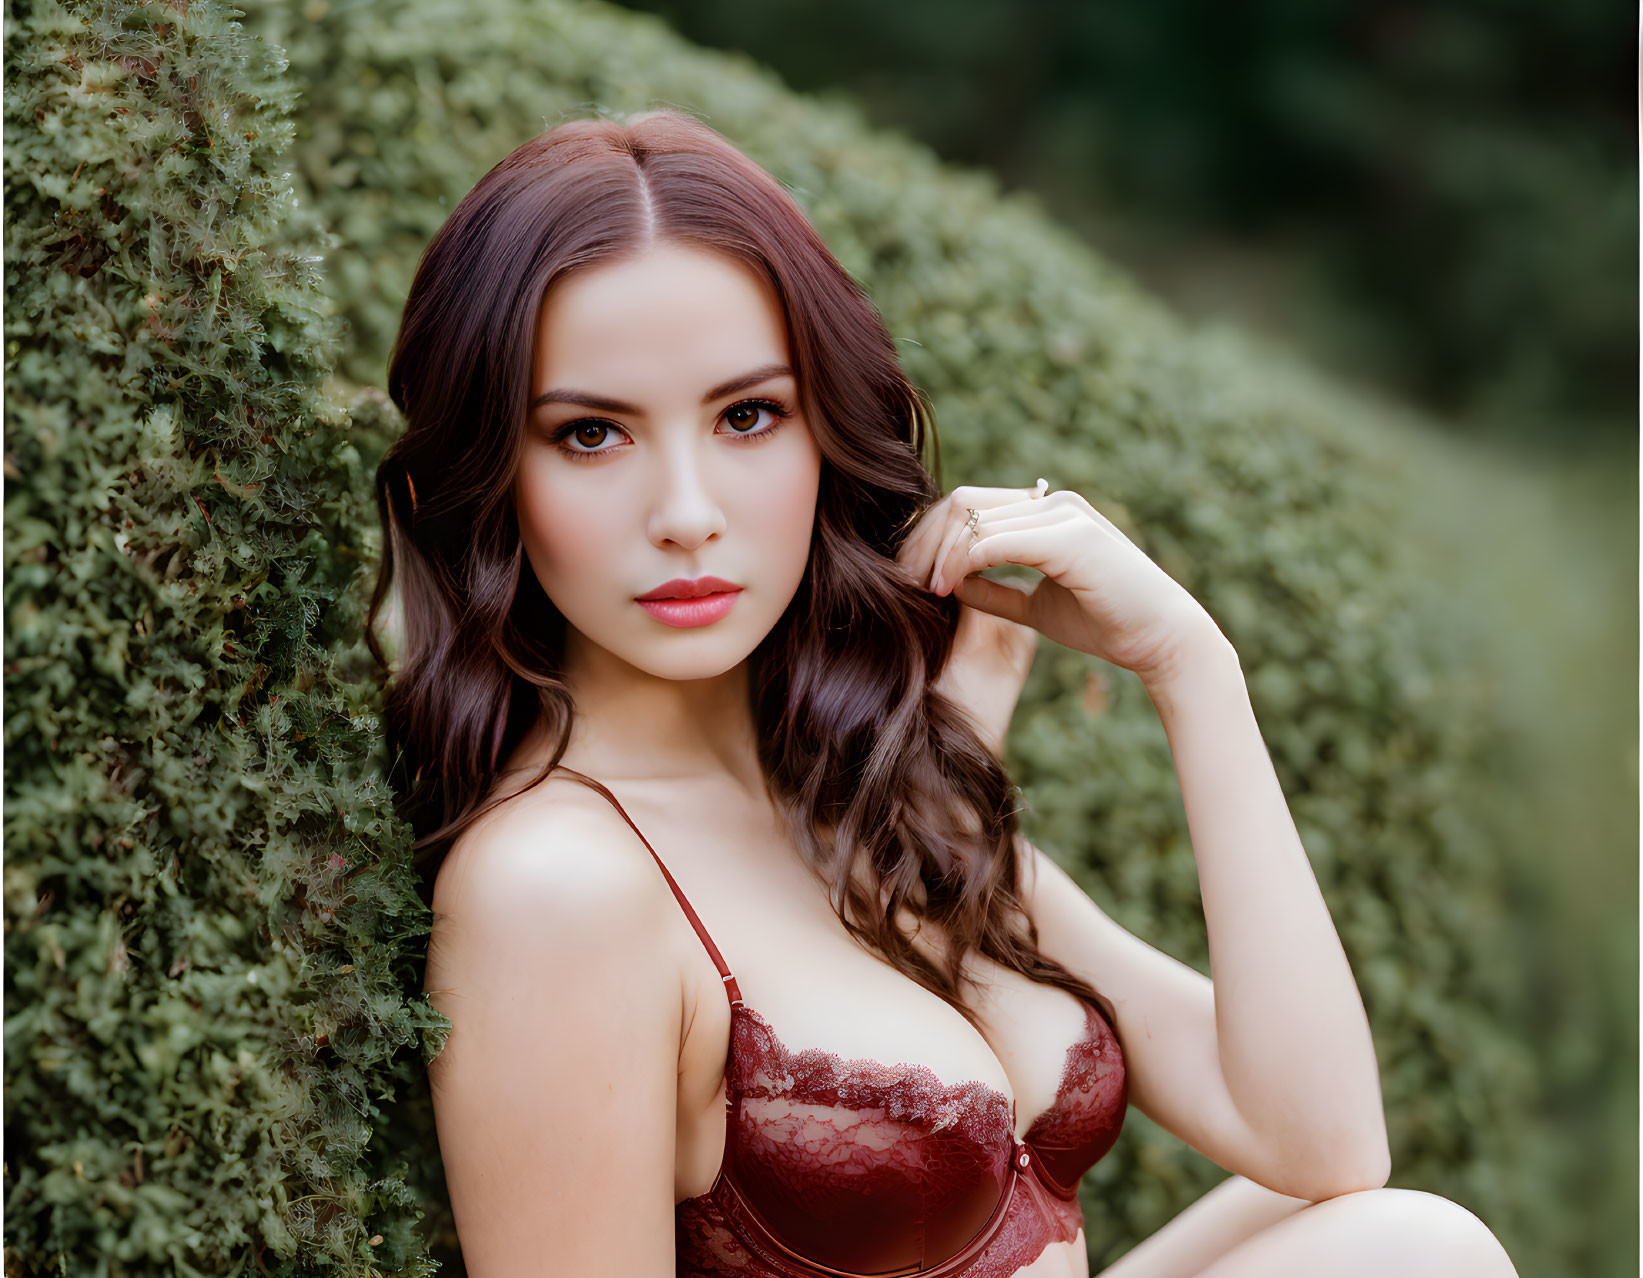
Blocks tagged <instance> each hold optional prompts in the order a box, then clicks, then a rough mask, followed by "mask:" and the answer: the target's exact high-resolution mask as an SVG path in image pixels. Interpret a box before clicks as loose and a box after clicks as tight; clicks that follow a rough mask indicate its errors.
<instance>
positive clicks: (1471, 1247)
mask: <svg viewBox="0 0 1643 1278" xmlns="http://www.w3.org/2000/svg"><path fill="white" fill-rule="evenodd" d="M1375 1193H1377V1194H1388V1196H1390V1198H1388V1199H1387V1204H1388V1211H1390V1212H1392V1214H1393V1216H1395V1217H1397V1221H1398V1224H1400V1227H1403V1229H1406V1230H1410V1232H1411V1234H1413V1235H1415V1237H1418V1239H1421V1240H1423V1242H1424V1244H1426V1247H1428V1250H1429V1252H1431V1253H1434V1255H1447V1257H1454V1262H1456V1263H1457V1265H1470V1267H1475V1271H1477V1273H1485V1275H1487V1273H1500V1275H1512V1276H1513V1278H1515V1275H1516V1270H1515V1268H1513V1267H1512V1260H1510V1258H1508V1257H1507V1248H1505V1247H1502V1245H1500V1239H1497V1237H1495V1235H1493V1232H1492V1230H1490V1229H1489V1225H1485V1224H1484V1222H1482V1221H1480V1219H1479V1217H1477V1214H1475V1212H1472V1211H1470V1209H1467V1207H1462V1206H1461V1204H1459V1202H1456V1201H1454V1199H1447V1198H1444V1196H1443V1194H1429V1193H1426V1191H1424V1189H1377V1191H1375ZM1469 1271H1472V1270H1469Z"/></svg>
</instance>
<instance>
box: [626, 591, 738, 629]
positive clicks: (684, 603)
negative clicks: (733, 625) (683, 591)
mask: <svg viewBox="0 0 1643 1278" xmlns="http://www.w3.org/2000/svg"><path fill="white" fill-rule="evenodd" d="M741 593H742V592H741V589H740V588H739V587H738V588H737V589H734V590H718V591H714V592H712V593H710V594H705V595H695V596H692V597H690V598H688V599H681V598H671V599H670V598H661V599H640V600H638V601H637V602H638V604H639V606H640V607H641V608H643V609H644V610H645V611H646V612H648V613H649V614H650V615H651V616H652V617H654V618H656V620H657V621H660V622H661V623H662V624H663V625H665V626H673V627H676V628H678V629H681V630H682V629H688V628H690V627H693V626H706V625H711V624H712V623H713V622H715V621H718V620H719V619H720V618H721V617H723V616H724V615H725V614H726V613H728V612H729V611H730V610H731V609H732V608H733V607H735V606H736V600H737V599H739V598H740V597H741Z"/></svg>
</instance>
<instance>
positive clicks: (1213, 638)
mask: <svg viewBox="0 0 1643 1278" xmlns="http://www.w3.org/2000/svg"><path fill="white" fill-rule="evenodd" d="M1143 681H1144V684H1145V687H1146V689H1147V693H1148V695H1149V696H1150V697H1151V698H1152V703H1153V705H1154V707H1156V709H1157V711H1158V715H1159V718H1160V719H1161V720H1162V721H1163V725H1164V732H1165V735H1166V736H1167V737H1168V739H1169V745H1170V752H1171V754H1172V755H1173V756H1174V759H1175V768H1176V773H1177V775H1178V776H1179V778H1180V784H1181V798H1182V802H1183V804H1184V806H1185V808H1186V815H1187V827H1188V831H1189V833H1190V835H1191V838H1192V848H1193V854H1194V856H1195V857H1196V858H1197V862H1198V882H1199V886H1200V890H1201V892H1202V895H1203V905H1204V919H1205V923H1206V926H1207V928H1208V934H1209V951H1210V967H1211V975H1212V976H1213V978H1214V982H1215V1019H1216V1028H1217V1042H1218V1049H1219V1056H1220V1061H1221V1069H1222V1073H1223V1074H1224V1076H1225V1078H1226V1085H1227V1089H1228V1091H1229V1093H1230V1094H1231V1096H1232V1098H1233V1100H1234V1102H1235V1103H1236V1104H1237V1106H1238V1109H1239V1110H1240V1111H1241V1112H1242V1113H1243V1114H1244V1116H1245V1118H1246V1119H1247V1120H1248V1121H1249V1123H1250V1125H1251V1126H1252V1127H1253V1128H1256V1129H1258V1130H1260V1131H1263V1132H1265V1133H1267V1135H1268V1136H1269V1138H1270V1139H1271V1140H1272V1141H1273V1142H1274V1144H1275V1145H1276V1146H1277V1147H1278V1148H1280V1149H1286V1148H1287V1149H1289V1150H1292V1151H1293V1153H1294V1157H1295V1158H1296V1159H1298V1160H1300V1161H1301V1162H1303V1163H1304V1162H1307V1161H1311V1160H1313V1159H1315V1158H1316V1157H1317V1154H1318V1152H1319V1149H1320V1142H1323V1143H1324V1144H1325V1145H1326V1146H1327V1148H1328V1149H1329V1151H1330V1153H1331V1159H1332V1162H1333V1163H1334V1165H1335V1166H1337V1167H1338V1166H1340V1164H1341V1163H1342V1162H1351V1161H1356V1162H1357V1163H1358V1164H1359V1165H1360V1166H1361V1167H1363V1168H1365V1169H1368V1170H1366V1175H1369V1176H1371V1177H1373V1178H1374V1181H1375V1183H1384V1181H1385V1174H1386V1173H1385V1168H1386V1167H1387V1166H1388V1164H1389V1162H1390V1155H1389V1153H1388V1151H1387V1140H1386V1120H1385V1116H1384V1113H1383V1108H1382V1102H1381V1093H1380V1075H1379V1071H1378V1068H1377V1066H1376V1061H1375V1048H1374V1043H1373V1041H1372V1039H1371V1037H1370V1031H1369V1022H1368V1018H1367V1017H1366V1016H1365V1014H1364V1009H1363V1003H1362V1001H1361V999H1360V997H1359V994H1358V987H1357V984H1356V983H1355V982H1354V980H1353V977H1352V970H1351V967H1350V966H1349V965H1348V963H1347V959H1346V954H1345V952H1344V951H1343V950H1342V948H1341V943H1340V938H1339V937H1338V936H1337V935H1336V933H1335V927H1334V924H1333V922H1332V921H1331V920H1330V917H1329V910H1328V907H1327V906H1326V905H1325V903H1324V899H1323V894H1322V892H1321V891H1320V890H1319V888H1318V882H1317V879H1316V878H1315V877H1314V876H1313V873H1312V866H1311V864H1310V863H1309V862H1308V860H1307V857H1306V850H1305V849H1304V848H1303V847H1302V846H1301V840H1300V836H1299V834H1298V833H1297V832H1296V829H1295V823H1294V820H1293V819H1292V818H1291V816H1290V813H1289V807H1288V805H1287V804H1286V803H1285V801H1284V795H1283V791H1282V789H1281V788H1280V786H1279V784H1278V778H1277V775H1276V773H1275V772H1274V771H1273V768H1272V760H1271V758H1270V757H1269V755H1268V754H1267V749H1266V744H1265V742H1264V741H1262V739H1261V733H1260V729H1259V727H1258V726H1257V724H1256V721H1255V714H1254V711H1253V710H1252V708H1251V707H1250V702H1249V695H1248V691H1247V689H1246V688H1245V685H1244V677H1243V671H1242V668H1241V666H1240V664H1239V661H1238V655H1237V653H1236V651H1235V650H1234V649H1233V647H1232V645H1231V643H1230V642H1228V641H1227V639H1226V638H1225V636H1223V635H1222V634H1221V632H1220V631H1219V629H1216V628H1215V627H1213V625H1212V626H1210V627H1207V628H1205V629H1203V630H1201V631H1199V632H1198V633H1197V638H1196V639H1195V640H1193V641H1191V642H1187V643H1183V644H1182V645H1180V646H1179V647H1178V648H1177V649H1176V650H1175V655H1174V657H1173V659H1172V660H1170V661H1168V662H1166V663H1164V664H1163V665H1161V666H1160V667H1159V668H1158V669H1156V670H1153V671H1150V672H1148V673H1147V674H1145V675H1143Z"/></svg>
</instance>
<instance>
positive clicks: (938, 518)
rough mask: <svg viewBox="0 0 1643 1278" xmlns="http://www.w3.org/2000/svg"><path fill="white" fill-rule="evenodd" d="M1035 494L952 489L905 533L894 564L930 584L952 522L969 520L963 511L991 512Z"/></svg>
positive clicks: (1013, 490) (1019, 490) (1021, 490)
mask: <svg viewBox="0 0 1643 1278" xmlns="http://www.w3.org/2000/svg"><path fill="white" fill-rule="evenodd" d="M1033 491H1036V489H1027V488H980V487H974V486H970V485H963V486H960V487H958V488H955V489H953V491H952V492H951V493H949V494H948V495H947V496H946V497H943V498H942V499H941V500H940V501H937V502H935V503H933V504H932V505H931V506H930V507H929V508H928V509H927V510H925V512H924V513H923V514H922V515H921V516H920V517H919V521H918V523H917V524H915V525H914V527H913V531H912V532H910V533H908V535H907V539H906V540H905V541H904V542H903V543H902V546H901V549H900V550H898V551H897V552H896V561H897V562H898V563H900V564H902V565H903V566H904V567H905V568H907V570H908V571H909V572H911V573H912V574H913V575H914V576H915V577H917V578H918V579H919V580H921V581H929V580H930V579H931V576H932V570H933V568H934V565H935V559H936V553H935V552H936V550H937V549H938V548H939V546H940V545H941V543H942V542H943V541H945V540H946V539H947V536H948V534H949V533H950V531H951V529H952V526H953V522H954V521H957V522H958V523H963V522H964V521H965V520H967V519H968V518H969V516H968V515H967V514H966V513H965V508H966V507H969V506H974V507H975V508H976V509H977V510H983V511H985V510H991V509H994V508H995V507H998V506H1002V505H1007V504H1012V503H1014V502H1015V501H1017V500H1019V499H1020V498H1021V497H1022V496H1023V495H1024V494H1026V493H1029V492H1033Z"/></svg>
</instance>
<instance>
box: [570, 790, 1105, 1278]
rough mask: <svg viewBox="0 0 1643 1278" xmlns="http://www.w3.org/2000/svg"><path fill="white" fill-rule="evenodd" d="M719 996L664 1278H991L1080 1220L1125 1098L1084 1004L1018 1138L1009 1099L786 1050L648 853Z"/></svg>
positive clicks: (1097, 1022) (1071, 1234) (921, 1073)
mask: <svg viewBox="0 0 1643 1278" xmlns="http://www.w3.org/2000/svg"><path fill="white" fill-rule="evenodd" d="M557 770H559V771H562V772H564V773H565V774H566V775H568V776H571V777H574V778H576V779H577V780H578V781H581V782H583V783H584V784H586V785H588V786H590V787H591V788H593V789H594V790H597V791H598V792H599V793H600V794H602V795H604V796H605V798H606V799H608V800H610V802H611V804H612V805H613V806H614V807H615V808H616V810H617V812H618V813H620V814H621V816H622V819H623V820H625V821H626V822H627V823H628V825H630V826H632V827H633V831H634V833H635V834H638V835H639V838H640V841H641V842H643V843H644V845H645V847H646V848H649V849H650V854H651V856H652V857H654V858H655V860H656V864H657V865H658V866H659V867H660V868H661V871H662V874H663V875H664V876H665V877H666V879H667V882H668V886H669V887H671V888H672V889H673V895H674V896H675V897H677V898H678V901H679V904H680V906H681V907H683V909H684V912H685V915H686V916H687V917H688V918H689V919H690V924H691V926H692V927H693V928H695V929H696V934H697V935H698V936H699V937H701V939H702V944H703V945H704V946H705V947H706V948H707V952H708V954H709V955H710V956H711V957H712V959H713V962H714V965H715V966H716V967H717V968H718V969H719V974H720V976H721V977H722V978H723V979H724V984H725V992H726V994H727V995H728V997H729V999H730V1025H731V1028H730V1052H729V1057H728V1060H727V1063H726V1066H725V1115H726V1119H725V1121H726V1128H725V1150H724V1159H723V1162H722V1164H721V1166H720V1168H719V1174H718V1176H717V1177H716V1178H715V1179H714V1182H713V1186H712V1188H710V1189H709V1190H708V1191H707V1193H705V1194H700V1195H698V1196H696V1197H694V1198H687V1199H685V1200H684V1201H683V1202H680V1203H678V1204H677V1205H676V1206H675V1208H674V1224H675V1237H676V1240H677V1253H678V1265H677V1273H678V1274H679V1275H680V1278H684V1276H685V1275H690V1276H691V1278H697V1276H699V1275H700V1276H705V1278H732V1276H735V1278H891V1276H893V1275H919V1276H920V1278H958V1276H959V1275H963V1278H1005V1276H1006V1275H1009V1274H1013V1273H1015V1272H1016V1271H1017V1270H1019V1269H1021V1268H1022V1267H1023V1266H1025V1265H1027V1264H1029V1263H1031V1261H1032V1260H1033V1259H1034V1258H1036V1257H1037V1256H1038V1255H1039V1254H1040V1253H1041V1252H1042V1251H1043V1250H1044V1248H1045V1247H1046V1246H1048V1245H1049V1244H1050V1243H1052V1242H1071V1241H1073V1240H1075V1239H1076V1238H1077V1237H1078V1232H1079V1230H1080V1228H1082V1226H1083V1223H1084V1218H1083V1211H1082V1209H1081V1207H1080V1206H1079V1202H1078V1183H1079V1181H1080V1180H1081V1179H1082V1178H1083V1176H1084V1174H1085V1173H1086V1172H1088V1171H1089V1169H1090V1168H1091V1167H1093V1166H1094V1165H1095V1164H1096V1163H1097V1162H1098V1161H1099V1160H1100V1159H1101V1157H1102V1156H1103V1155H1104V1154H1106V1152H1107V1151H1108V1150H1109V1149H1111V1148H1112V1145H1113V1143H1114V1141H1116V1140H1117V1139H1118V1133H1119V1129H1120V1128H1121V1127H1122V1126H1123V1122H1124V1111H1125V1108H1126V1106H1127V1103H1128V1087H1127V1084H1126V1080H1125V1074H1124V1061H1123V1053H1122V1050H1121V1048H1120V1044H1119V1042H1118V1036H1117V1034H1116V1032H1115V1030H1114V1028H1113V1026H1112V1024H1111V1021H1110V1019H1109V1018H1108V1016H1107V1013H1106V1012H1105V1011H1104V1010H1103V1009H1101V1008H1099V1007H1094V1006H1092V1005H1089V1004H1085V1025H1086V1033H1085V1035H1084V1037H1083V1038H1081V1039H1079V1040H1078V1041H1077V1042H1076V1043H1074V1044H1073V1045H1072V1046H1071V1047H1070V1048H1069V1049H1068V1050H1067V1058H1066V1063H1065V1065H1064V1066H1063V1069H1062V1073H1061V1083H1060V1087H1059V1089H1058V1091H1057V1093H1056V1098H1055V1101H1054V1103H1053V1104H1052V1105H1051V1106H1050V1108H1049V1109H1048V1110H1046V1111H1045V1112H1044V1113H1042V1114H1040V1115H1039V1116H1038V1117H1037V1118H1036V1119H1035V1120H1034V1121H1033V1124H1032V1126H1031V1127H1029V1128H1028V1129H1027V1132H1026V1135H1025V1137H1024V1138H1023V1139H1021V1140H1017V1139H1016V1138H1015V1125H1016V1110H1015V1102H1014V1101H1013V1100H1012V1099H1010V1098H1009V1097H1008V1096H1006V1095H1005V1094H1004V1093H1003V1092H1001V1091H999V1090H998V1089H996V1088H994V1087H990V1086H988V1085H987V1084H985V1083H981V1082H960V1083H943V1082H941V1080H940V1079H939V1078H937V1076H936V1074H935V1072H934V1071H933V1070H931V1069H930V1068H929V1067H928V1066H924V1065H917V1064H912V1063H906V1064H898V1065H884V1064H881V1063H879V1062H877V1061H873V1060H867V1059H857V1058H852V1059H841V1058H840V1057H839V1056H837V1055H835V1054H834V1053H832V1052H828V1051H824V1050H822V1049H820V1048H806V1049H804V1050H801V1051H797V1052H795V1051H793V1050H791V1049H789V1048H788V1047H787V1046H786V1044H784V1043H783V1042H782V1041H781V1039H780V1038H779V1037H778V1036H777V1034H776V1032H775V1030H774V1029H772V1028H771V1026H770V1023H769V1022H768V1021H766V1020H765V1019H764V1017H762V1016H760V1015H759V1013H758V1012H756V1011H754V1010H753V1009H752V1008H751V1007H749V1006H748V1005H747V1004H746V1003H745V1002H743V1001H742V996H741V990H740V989H739V988H738V986H737V984H736V978H735V977H734V976H733V975H731V972H730V969H729V968H728V967H727V966H726V965H725V961H724V958H723V956H721V955H720V953H719V948H718V946H716V945H715V944H714V943H713V939H712V937H710V936H709V935H708V934H707V929H706V928H704V927H703V926H702V922H701V919H699V918H698V917H697V915H696V911H695V910H693V909H692V908H691V906H690V902H689V901H687V900H686V899H685V894H684V893H683V892H682V891H680V890H679V885H678V883H676V882H675V881H674V879H673V875H671V874H669V873H668V868H667V866H666V865H663V864H662V859H661V857H659V856H657V855H656V849H655V848H652V847H651V846H650V841H649V840H648V839H646V838H645V836H644V834H643V832H641V831H640V829H639V827H638V826H637V825H634V822H633V818H631V817H630V816H628V814H627V812H626V811H624V810H623V808H622V805H621V804H620V803H618V802H617V800H616V796H615V795H613V794H611V792H610V791H609V790H608V789H606V788H605V787H604V786H603V785H602V784H600V783H599V782H598V781H595V780H594V779H593V778H592V777H588V776H584V775H583V774H582V773H580V772H575V771H573V770H572V769H570V768H566V767H564V766H563V765H561V766H560V767H559V768H558V769H557Z"/></svg>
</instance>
